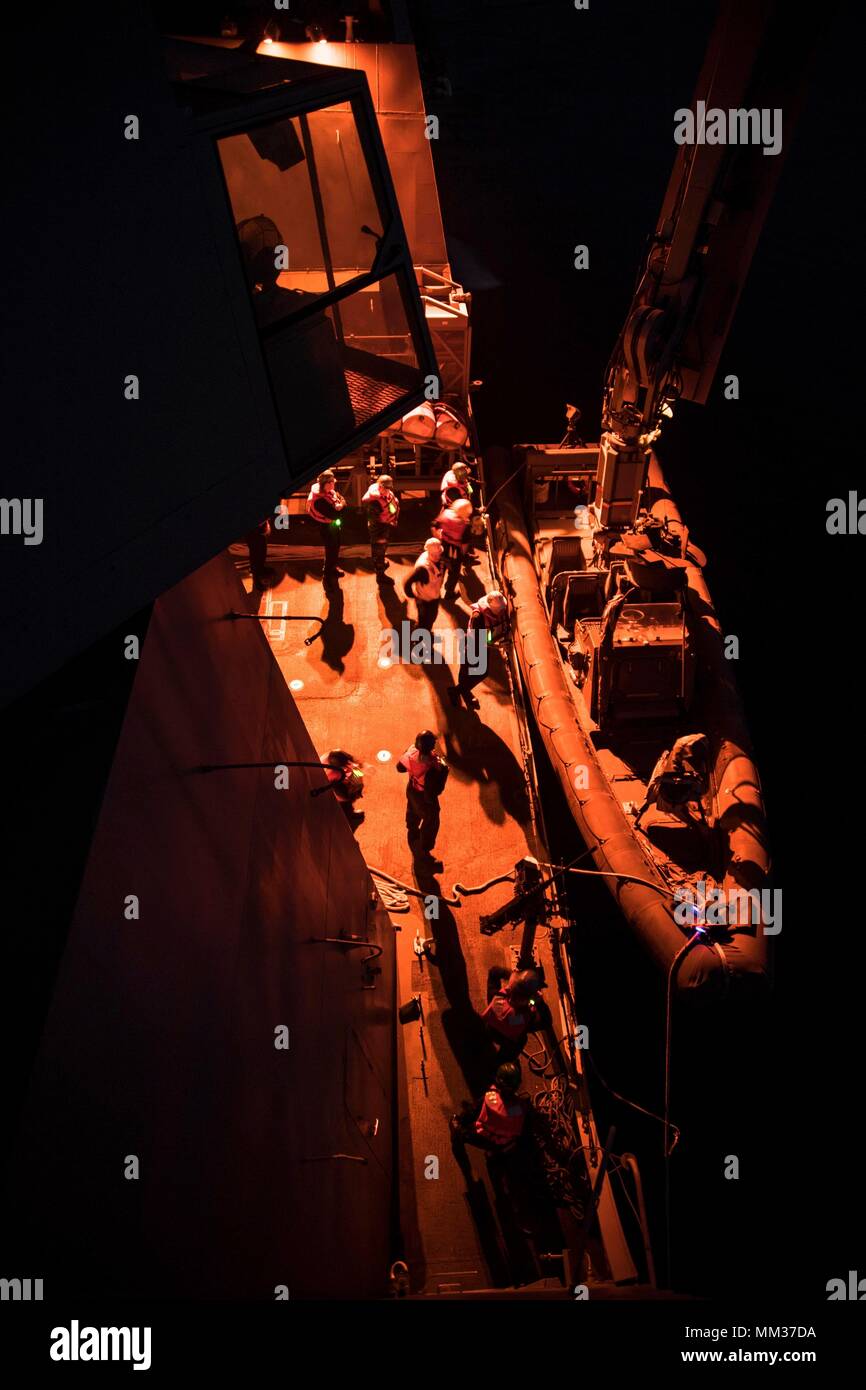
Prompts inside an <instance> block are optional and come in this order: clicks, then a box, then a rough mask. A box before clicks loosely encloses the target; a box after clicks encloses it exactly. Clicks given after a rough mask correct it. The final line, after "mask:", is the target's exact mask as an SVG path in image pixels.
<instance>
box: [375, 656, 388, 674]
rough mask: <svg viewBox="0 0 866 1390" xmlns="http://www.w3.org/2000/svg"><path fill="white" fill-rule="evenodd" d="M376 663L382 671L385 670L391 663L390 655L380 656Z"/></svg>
mask: <svg viewBox="0 0 866 1390" xmlns="http://www.w3.org/2000/svg"><path fill="white" fill-rule="evenodd" d="M378 665H379V666H381V668H382V670H383V671H387V669H388V667H389V666H390V665H391V658H390V656H380V657H379V661H378Z"/></svg>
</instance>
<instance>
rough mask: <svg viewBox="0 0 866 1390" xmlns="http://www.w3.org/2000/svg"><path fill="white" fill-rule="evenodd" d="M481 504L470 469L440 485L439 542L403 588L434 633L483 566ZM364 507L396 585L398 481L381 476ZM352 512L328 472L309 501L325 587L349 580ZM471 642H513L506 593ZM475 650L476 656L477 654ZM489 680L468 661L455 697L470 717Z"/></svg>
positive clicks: (473, 619) (471, 632)
mask: <svg viewBox="0 0 866 1390" xmlns="http://www.w3.org/2000/svg"><path fill="white" fill-rule="evenodd" d="M474 496H475V488H474V485H473V482H472V478H471V475H470V472H469V467H468V465H467V464H466V463H463V462H457V463H455V464H454V466H453V467H452V468H450V469H449V470H448V471H447V472H446V473H445V474H444V475H443V477H442V481H441V483H440V509H439V513H438V515H437V516H436V518H435V520H434V521H433V523H432V526H431V531H432V535H430V536H429V537H428V539H427V540H426V541H425V542H424V546H423V548H422V550H421V553H420V554H419V555H418V557H417V559H416V560H415V563H414V565H413V567H412V570H411V572H410V574H409V576H408V578H407V579H406V581H405V584H404V586H403V592H404V594H405V596H406V597H407V598H409V599H412V600H413V601H414V603H415V608H416V615H417V624H418V627H419V628H423V629H424V630H425V631H427V632H432V631H433V625H434V623H435V621H436V618H437V616H438V613H439V604H440V602H443V601H444V602H446V603H447V602H448V601H450V600H452V599H454V598H455V597H456V595H457V586H458V584H459V582H460V577H461V574H462V573H463V571H464V569H466V568H469V567H471V566H472V565H475V564H477V563H478V561H477V559H476V558H475V555H474V554H473V550H472V517H473V513H474V510H475V508H474V503H473V497H474ZM362 502H363V505H364V508H365V510H366V512H367V528H368V533H369V537H370V555H371V558H372V560H373V567H374V570H375V574H376V581H377V583H379V584H393V583H394V581H393V579H391V578H390V577H389V576H388V575H387V573H386V571H387V570H388V569H390V563H389V561H388V557H387V551H388V545H389V544H390V542H391V541H393V539H394V538H395V536H396V534H397V524H398V522H399V519H400V499H399V497H398V496H397V493H396V492H395V490H394V479H393V478H392V477H391V476H390V475H389V474H387V473H383V474H381V475H380V476H379V477H378V478H376V479H375V480H374V481H373V482H372V483H371V484H370V486H369V487H368V488H367V491H366V492H365V493H364V496H363V498H362ZM345 508H346V499H345V497H343V495H342V493H340V492H339V491H338V490H337V479H336V474H335V473H334V470H333V469H331V468H327V469H325V471H324V472H323V473H320V474H319V477H318V479H317V480H316V482H315V483H313V485H312V487H311V488H310V492H309V496H308V497H307V514H308V515H309V516H310V517H311V518H312V519H313V521H315V522H316V524H317V526H318V528H319V534H320V536H321V539H322V548H323V551H324V565H323V571H322V581H323V583H324V584H325V585H327V584H329V583H330V582H331V581H334V580H339V579H341V578H342V577H343V573H344V571H343V570H341V569H340V568H339V558H340V545H341V542H342V535H341V528H342V524H343V512H344V510H345ZM470 636H474V639H475V642H476V644H477V643H478V642H479V641H481V642H482V643H484V642H485V641H486V643H493V644H497V645H498V644H501V643H503V642H505V641H506V640H507V639H508V638H509V637H510V622H509V615H508V604H507V602H506V600H505V598H504V596H503V595H502V594H501V593H500V592H499V591H498V590H492V591H491V592H490V593H488V594H485V595H483V597H482V598H480V599H479V600H478V601H477V602H476V603H474V604H473V605H472V610H471V613H470V616H469V621H468V624H467V637H470ZM467 649H468V650H472V648H471V647H468V648H467ZM485 674H486V662H485V663H481V664H480V669H479V664H477V663H476V664H475V665H474V666H473V665H472V664H470V663H468V662H466V661H464V662H463V663H462V664H461V667H460V673H459V678H458V680H457V682H456V684H454V685H452V686H451V687H450V688H449V690H448V697H449V699H450V700H451V703H452V704H453V705H454V706H455V708H458V707H459V705H460V704H461V702H462V703H463V704H464V705H465V706H466V708H467V709H470V710H471V709H478V707H479V706H478V701H477V700H476V699H475V697H474V695H473V694H472V690H473V687H474V686H476V685H477V684H478V682H479V681H482V680H483V679H484V677H485Z"/></svg>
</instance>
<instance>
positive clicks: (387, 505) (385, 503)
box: [361, 483, 400, 526]
mask: <svg viewBox="0 0 866 1390" xmlns="http://www.w3.org/2000/svg"><path fill="white" fill-rule="evenodd" d="M361 501H362V502H363V503H364V506H365V507H376V509H377V512H378V515H375V516H374V518H373V519H374V520H375V521H378V522H379V524H380V525H382V526H396V525H397V518H398V517H399V515H400V503H399V501H398V499H397V495H396V493H394V492H388V491H385V492H381V491H380V490H379V484H378V483H373V484H372V485H371V486H370V487H368V488H367V491H366V492H365V493H364V496H363V497H362V498H361Z"/></svg>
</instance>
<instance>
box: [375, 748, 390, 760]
mask: <svg viewBox="0 0 866 1390" xmlns="http://www.w3.org/2000/svg"><path fill="white" fill-rule="evenodd" d="M376 757H377V759H378V760H379V762H380V763H389V762H390V761H391V754H390V753H389V752H388V749H387V748H380V749H379V751H378V753H377V754H376Z"/></svg>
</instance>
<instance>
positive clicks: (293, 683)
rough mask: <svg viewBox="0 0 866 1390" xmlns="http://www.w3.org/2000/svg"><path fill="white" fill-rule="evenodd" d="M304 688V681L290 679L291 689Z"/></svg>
mask: <svg viewBox="0 0 866 1390" xmlns="http://www.w3.org/2000/svg"><path fill="white" fill-rule="evenodd" d="M303 688H304V682H303V681H289V689H290V690H303Z"/></svg>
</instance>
